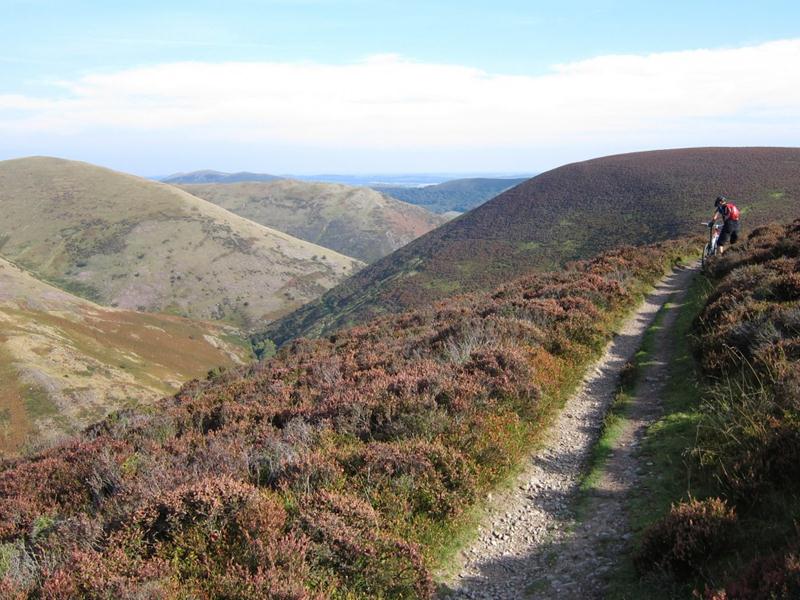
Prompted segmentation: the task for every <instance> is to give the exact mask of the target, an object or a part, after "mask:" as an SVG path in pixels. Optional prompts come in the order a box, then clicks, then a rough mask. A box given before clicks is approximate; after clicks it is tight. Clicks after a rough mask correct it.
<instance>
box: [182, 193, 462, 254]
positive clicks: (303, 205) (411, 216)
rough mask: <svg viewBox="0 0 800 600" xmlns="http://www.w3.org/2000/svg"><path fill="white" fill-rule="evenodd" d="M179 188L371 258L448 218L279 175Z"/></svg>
mask: <svg viewBox="0 0 800 600" xmlns="http://www.w3.org/2000/svg"><path fill="white" fill-rule="evenodd" d="M181 187H182V189H184V190H186V191H187V192H189V193H191V194H194V195H195V196H198V197H200V198H203V199H204V200H208V201H209V202H213V203H214V204H217V205H219V206H221V207H222V208H224V209H226V210H229V211H231V212H233V213H236V214H237V215H240V216H242V217H245V218H247V219H250V220H251V221H255V222H256V223H260V224H261V225H265V226H267V227H271V228H273V229H277V230H278V231H283V232H285V233H288V234H289V235H292V236H294V237H297V238H300V239H302V240H306V241H308V242H312V243H314V244H319V245H320V246H324V247H326V248H331V249H333V250H336V251H337V252H341V253H342V254H345V255H347V256H352V257H354V258H357V259H359V260H363V261H365V262H368V263H369V262H373V261H375V260H377V259H379V258H382V257H383V256H386V255H387V254H389V253H391V252H393V251H394V250H397V249H398V248H400V247H401V246H404V245H406V244H407V243H408V242H410V241H411V240H413V239H416V238H418V237H419V236H421V235H422V234H424V233H427V232H429V231H430V230H432V229H434V228H435V227H437V226H439V225H441V224H442V223H445V222H446V221H447V219H446V218H445V217H442V216H440V215H435V214H433V213H431V212H429V211H427V210H425V209H423V208H420V207H418V206H413V205H411V204H406V203H405V202H400V201H399V200H395V199H394V198H390V197H389V196H386V195H384V194H381V193H379V192H376V191H374V190H372V189H369V188H364V187H351V186H346V185H340V184H333V183H308V182H303V181H295V180H290V179H282V180H278V181H272V182H269V183H226V184H217V185H214V184H209V185H186V186H181Z"/></svg>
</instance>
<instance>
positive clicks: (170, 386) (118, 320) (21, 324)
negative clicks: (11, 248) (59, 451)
mask: <svg viewBox="0 0 800 600" xmlns="http://www.w3.org/2000/svg"><path fill="white" fill-rule="evenodd" d="M234 334H235V330H234V329H233V328H232V327H226V326H221V325H218V324H213V323H208V322H203V321H190V320H187V319H182V318H180V317H172V316H168V315H155V314H146V313H137V312H132V311H126V310H121V309H112V308H104V307H101V306H98V305H96V304H93V303H91V302H89V301H87V300H84V299H82V298H78V297H76V296H73V295H71V294H68V293H66V292H63V291H61V290H59V289H56V288H54V287H52V286H49V285H47V284H44V283H42V282H40V281H38V280H37V279H35V278H34V277H32V276H31V275H30V274H29V273H27V272H25V271H23V270H21V269H19V268H18V267H16V266H14V265H13V264H11V263H9V262H7V261H5V260H3V259H0V455H3V454H4V453H8V452H11V451H14V450H17V449H19V447H20V445H21V444H22V442H23V441H24V440H25V439H26V438H28V437H31V438H35V439H43V438H44V439H54V438H58V437H59V436H63V435H65V434H67V433H72V432H75V431H77V430H78V429H79V428H81V427H83V426H86V425H88V424H89V423H91V422H94V421H96V420H98V419H99V418H101V417H103V416H105V415H106V414H108V412H110V411H112V410H115V409H119V408H121V407H125V406H135V405H138V404H141V403H149V402H152V401H153V400H155V399H157V398H159V397H161V396H163V395H164V394H167V393H171V392H173V391H174V390H176V389H177V388H178V387H179V386H180V385H181V384H183V383H184V382H186V381H188V380H189V379H192V378H195V377H200V376H203V375H205V374H206V372H207V371H208V370H209V369H212V368H215V367H218V366H228V367H230V366H233V365H236V364H242V363H243V362H244V361H246V360H247V359H248V356H249V351H248V350H246V349H245V348H244V347H243V346H244V345H245V344H244V343H243V340H239V341H238V342H237V340H236V338H235V337H234Z"/></svg>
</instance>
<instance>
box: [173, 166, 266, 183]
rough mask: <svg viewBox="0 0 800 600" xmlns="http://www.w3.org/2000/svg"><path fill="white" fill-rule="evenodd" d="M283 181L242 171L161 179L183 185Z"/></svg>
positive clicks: (209, 172) (192, 173) (204, 172)
mask: <svg viewBox="0 0 800 600" xmlns="http://www.w3.org/2000/svg"><path fill="white" fill-rule="evenodd" d="M276 179H281V178H280V177H277V176H275V175H268V174H267V173H250V172H248V171H241V172H239V173H223V172H222V171H213V170H211V169H205V170H202V171H192V172H191V173H175V174H174V175H168V176H167V177H163V178H161V179H160V181H162V182H163V183H173V184H183V183H238V182H241V181H274V180H276Z"/></svg>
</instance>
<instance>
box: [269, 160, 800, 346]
mask: <svg viewBox="0 0 800 600" xmlns="http://www.w3.org/2000/svg"><path fill="white" fill-rule="evenodd" d="M718 194H726V195H728V196H730V197H732V198H733V199H735V200H736V202H737V203H738V205H739V207H740V208H741V209H742V211H743V215H744V216H743V221H742V223H743V227H744V228H745V229H747V228H749V227H751V226H753V225H756V224H759V223H764V222H766V221H770V220H774V219H786V218H791V217H793V216H798V215H800V149H797V148H693V149H679V150H659V151H653V152H639V153H633V154H621V155H617V156H609V157H605V158H599V159H595V160H590V161H586V162H580V163H574V164H571V165H566V166H564V167H560V168H558V169H554V170H552V171H548V172H547V173H543V174H541V175H538V176H536V177H534V178H532V179H530V180H528V181H527V182H525V183H523V184H521V185H518V186H516V187H515V188H513V189H511V190H509V191H507V192H505V193H503V194H501V195H500V196H498V197H497V198H494V199H493V200H490V201H489V202H487V203H486V204H484V205H482V206H480V207H478V208H476V209H475V210H473V211H471V212H469V213H467V214H465V215H463V216H461V217H459V218H457V219H455V220H454V221H451V222H450V223H447V224H445V225H443V226H441V227H439V228H438V229H435V230H434V231H432V232H431V233H429V234H427V235H425V236H423V237H421V238H419V239H417V240H415V241H414V242H412V243H411V244H409V245H408V246H405V247H404V248H401V249H400V250H398V251H397V252H395V253H393V254H391V255H389V256H387V257H386V258H384V259H382V260H380V261H378V262H377V263H375V264H373V265H370V266H369V267H368V268H366V269H364V270H363V271H361V272H360V273H358V274H357V275H356V276H355V277H353V278H352V279H350V280H348V281H346V282H344V283H343V284H342V285H340V286H338V287H337V288H335V289H333V290H331V291H330V292H328V293H327V294H326V295H325V296H323V297H322V298H320V299H319V300H317V301H315V302H313V303H311V304H309V305H308V306H305V307H303V308H302V309H300V310H299V311H297V312H295V313H293V314H292V315H290V316H288V317H286V318H284V319H281V320H280V321H278V322H276V323H274V324H272V325H270V326H269V327H268V329H267V331H266V332H265V335H266V336H267V337H269V338H271V339H273V340H275V341H276V342H278V343H282V342H284V341H286V340H288V339H291V338H293V337H296V336H300V335H312V336H313V335H319V334H323V333H327V332H330V331H333V330H335V329H337V328H339V327H341V326H343V325H348V324H352V323H361V322H364V321H366V320H367V319H369V318H370V317H373V316H375V315H377V314H381V313H386V312H395V311H399V310H402V309H404V308H408V307H413V306H420V305H424V304H427V303H430V302H432V301H435V300H437V299H440V298H444V297H447V296H449V295H452V294H454V293H460V292H465V291H471V290H480V289H488V288H491V287H492V286H494V285H497V284H498V283H500V282H502V281H504V280H506V279H508V278H510V277H514V276H515V275H518V274H520V273H524V272H526V271H528V270H530V269H550V268H553V267H557V266H558V265H561V264H563V263H565V262H566V261H569V260H572V259H577V258H585V257H591V256H594V255H595V254H597V253H599V252H601V251H603V250H606V249H609V248H614V247H616V246H619V245H621V244H642V243H647V242H654V241H658V240H664V239H668V238H673V237H676V236H682V235H687V234H692V233H698V232H701V231H702V230H701V228H700V222H701V221H705V220H707V219H708V218H709V217H710V216H711V213H712V210H713V201H714V198H715V197H716V196H717V195H718Z"/></svg>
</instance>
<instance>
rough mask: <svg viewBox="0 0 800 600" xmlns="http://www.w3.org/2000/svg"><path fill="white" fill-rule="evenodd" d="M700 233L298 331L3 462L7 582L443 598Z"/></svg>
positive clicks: (95, 589) (74, 590) (23, 594)
mask: <svg viewBox="0 0 800 600" xmlns="http://www.w3.org/2000/svg"><path fill="white" fill-rule="evenodd" d="M691 246H692V245H691V244H689V243H687V242H668V243H662V244H657V245H652V246H650V247H648V248H646V249H642V248H634V247H623V248H619V249H616V250H613V251H610V252H607V253H605V254H602V255H599V256H597V257H596V258H594V259H591V260H588V261H583V262H576V263H573V264H570V265H569V266H568V267H567V268H566V269H564V270H563V271H561V272H551V273H533V274H529V275H527V276H525V277H522V278H519V279H516V280H514V281H511V282H508V283H506V284H504V285H502V286H500V287H499V288H496V289H494V290H492V291H488V292H481V293H477V292H476V293H472V294H467V295H462V296H460V297H458V298H455V299H450V300H448V301H445V302H442V303H439V304H437V305H434V306H432V307H428V308H424V309H417V310H412V311H408V312H405V313H402V314H400V315H396V316H387V317H383V318H380V319H377V320H374V321H372V322H370V323H368V324H366V325H364V326H360V327H355V328H352V329H349V330H345V331H341V332H338V333H336V334H333V335H330V336H328V337H326V338H324V339H317V340H309V339H300V340H296V341H295V342H293V343H291V344H289V345H287V346H286V347H285V348H283V349H282V350H281V351H280V352H279V353H278V355H277V356H275V357H273V358H271V359H269V360H266V361H262V362H259V363H255V364H253V365H250V366H247V367H242V368H239V369H234V370H230V371H227V372H222V373H217V374H215V375H214V376H212V377H211V378H209V379H207V380H205V381H194V382H191V383H189V384H187V385H185V386H184V387H183V388H182V389H181V391H180V392H179V393H178V394H177V395H176V396H174V397H173V398H170V399H165V400H164V401H163V402H162V403H161V404H160V405H159V406H158V407H157V409H154V410H152V411H121V412H119V413H116V414H114V415H112V416H110V417H108V418H107V419H105V420H104V421H102V422H100V423H98V424H96V425H94V426H92V427H90V428H89V429H87V430H86V432H85V433H84V434H82V435H81V436H78V437H75V438H74V439H71V440H69V441H66V442H63V443H61V444H60V445H58V446H56V447H54V448H50V449H46V450H43V451H40V452H37V453H35V454H32V455H30V456H27V457H24V458H20V459H15V460H6V461H4V462H3V463H2V465H0V594H2V595H3V596H4V597H7V598H39V597H42V598H72V597H86V598H109V597H113V598H132V597H141V596H142V594H145V593H146V594H147V596H148V597H150V598H173V597H226V598H253V599H255V598H265V597H270V598H286V599H289V598H297V599H300V598H324V597H331V598H429V597H431V596H432V595H433V593H434V584H433V581H432V577H431V570H432V568H433V567H434V566H435V565H436V564H437V563H438V561H440V560H442V558H443V556H445V555H446V550H447V549H448V548H449V547H451V546H452V539H453V537H454V533H455V532H457V531H459V530H460V528H462V527H464V525H465V523H466V522H467V521H468V520H469V519H468V518H467V516H468V514H469V511H470V510H471V509H472V508H473V507H474V506H475V505H476V503H477V502H478V500H479V499H480V498H482V497H483V496H484V495H485V494H486V493H487V492H488V491H489V490H491V489H492V488H493V487H494V486H496V485H497V484H498V482H499V481H501V480H502V479H503V478H504V477H505V476H507V475H508V474H509V472H510V470H511V469H512V468H513V466H514V465H515V464H516V463H517V462H518V461H519V460H520V458H521V457H522V456H523V455H524V454H525V453H526V452H528V451H529V450H530V449H531V446H532V445H533V444H534V443H535V442H536V440H537V439H538V436H539V435H540V433H541V432H542V430H543V428H544V425H545V424H546V423H547V421H548V418H549V416H551V415H552V414H553V413H554V411H555V410H556V409H557V408H558V406H559V404H560V402H561V401H562V400H563V399H564V397H565V394H566V393H568V391H569V390H570V389H572V388H573V387H574V386H575V385H576V384H577V382H578V381H579V380H580V377H581V375H582V372H583V370H584V368H585V367H586V365H588V364H589V363H590V361H591V360H592V359H593V358H594V357H595V356H597V354H598V353H599V352H600V350H601V349H602V347H603V346H604V345H605V342H606V341H607V340H608V339H609V338H610V336H611V335H612V332H613V330H614V327H615V324H616V323H617V322H618V321H619V319H620V318H621V317H622V316H623V315H624V314H626V313H627V312H628V311H630V309H631V308H632V307H634V306H635V305H636V304H637V303H638V301H639V300H640V298H641V295H642V293H643V292H644V291H646V290H647V289H648V287H649V286H650V285H652V284H653V283H654V282H655V281H656V280H658V279H659V278H660V277H661V276H662V275H663V273H664V272H665V270H667V269H669V268H670V267H671V266H672V265H673V264H674V263H675V262H677V261H679V260H680V257H681V256H683V255H685V254H686V253H687V252H688V250H689V248H690V247H691Z"/></svg>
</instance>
